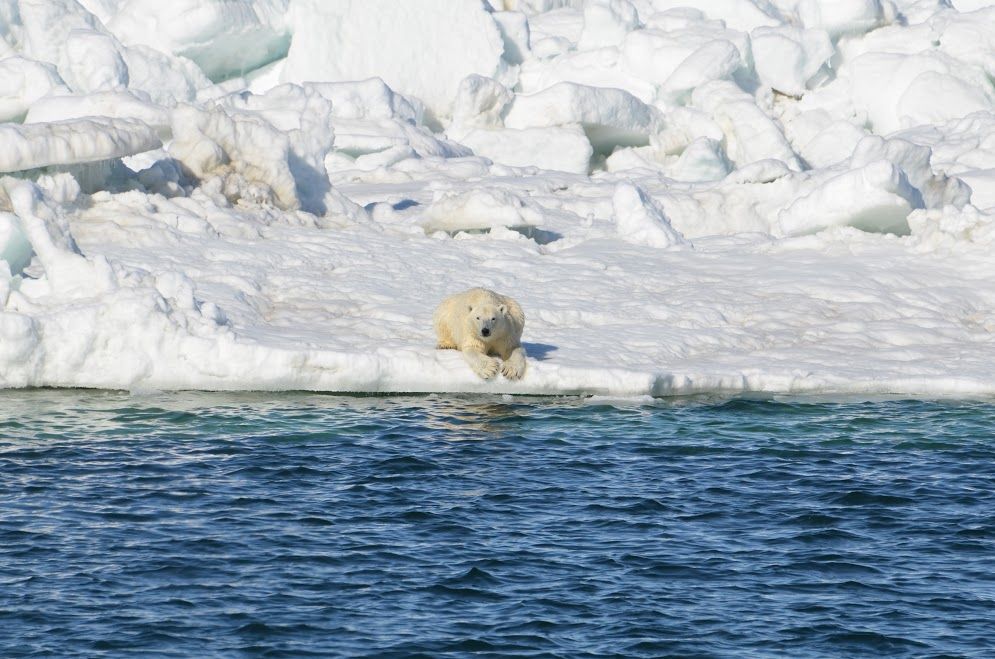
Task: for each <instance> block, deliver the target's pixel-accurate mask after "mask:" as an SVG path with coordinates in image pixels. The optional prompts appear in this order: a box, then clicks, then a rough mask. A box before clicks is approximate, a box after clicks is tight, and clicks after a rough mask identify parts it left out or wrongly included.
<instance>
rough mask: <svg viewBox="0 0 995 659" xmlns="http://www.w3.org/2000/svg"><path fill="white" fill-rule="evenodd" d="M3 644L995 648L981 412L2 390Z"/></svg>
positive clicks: (714, 652) (788, 650) (989, 460)
mask: <svg viewBox="0 0 995 659" xmlns="http://www.w3.org/2000/svg"><path fill="white" fill-rule="evenodd" d="M0 436H2V439H0V656H4V657H17V656H60V657H61V656H74V655H75V656H88V657H98V656H123V655H139V654H140V655H142V656H175V657H211V656H233V657H237V656H273V657H275V656H343V655H348V656H424V657H436V656H441V655H446V656H462V655H470V654H479V655H483V656H546V657H585V656H590V657H593V656H605V655H615V656H647V657H649V656H652V657H661V656H680V657H692V656H701V657H765V656H770V657H792V658H800V657H881V656H889V657H891V656H895V657H902V656H908V657H940V656H944V657H961V656H963V657H992V656H995V406H993V405H990V404H980V403H947V402H910V401H891V402H873V403H819V404H806V403H802V402H773V401H747V400H725V401H717V400H711V401H709V400H698V401H681V402H664V401H658V402H655V403H643V404H639V403H608V402H598V401H591V400H586V401H585V400H579V399H502V398H493V399H487V398H454V397H436V396H432V397H410V398H348V397H335V396H317V395H306V394H296V395H264V394H252V395H230V394H229V395H209V394H170V395H155V396H148V397H132V396H129V395H127V394H122V393H109V392H59V391H33V392H0Z"/></svg>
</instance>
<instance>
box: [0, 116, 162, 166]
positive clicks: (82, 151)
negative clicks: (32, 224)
mask: <svg viewBox="0 0 995 659" xmlns="http://www.w3.org/2000/svg"><path fill="white" fill-rule="evenodd" d="M161 145H162V143H161V142H160V141H159V138H158V137H156V134H155V131H153V130H152V129H151V128H150V127H149V126H148V125H147V124H145V123H143V122H141V121H137V120H133V119H111V118H97V117H94V118H90V119H74V120H66V121H55V122H50V123H42V124H26V125H17V124H0V172H20V171H25V170H29V169H36V168H39V167H47V166H49V165H74V164H79V163H87V162H96V161H101V160H110V159H112V158H120V157H121V156H128V155H132V154H135V153H142V152H143V151H150V150H152V149H157V148H159V147H160V146H161Z"/></svg>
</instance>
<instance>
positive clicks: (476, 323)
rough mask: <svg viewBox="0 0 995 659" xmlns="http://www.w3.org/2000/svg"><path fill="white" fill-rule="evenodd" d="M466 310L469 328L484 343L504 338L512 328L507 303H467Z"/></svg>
mask: <svg viewBox="0 0 995 659" xmlns="http://www.w3.org/2000/svg"><path fill="white" fill-rule="evenodd" d="M468 311H469V313H468V314H467V323H468V324H469V327H470V330H471V331H472V333H473V335H474V336H475V337H476V338H478V339H480V340H481V341H483V342H484V343H490V342H492V341H498V340H501V339H504V338H505V337H507V336H508V335H509V334H511V333H512V331H513V329H514V327H513V325H512V321H511V316H509V314H508V306H507V305H504V304H492V303H489V302H483V303H481V304H476V305H473V304H471V305H468Z"/></svg>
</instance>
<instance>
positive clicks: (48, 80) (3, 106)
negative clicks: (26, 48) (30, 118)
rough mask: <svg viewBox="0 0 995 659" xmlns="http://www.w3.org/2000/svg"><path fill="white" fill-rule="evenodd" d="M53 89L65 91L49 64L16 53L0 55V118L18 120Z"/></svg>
mask: <svg viewBox="0 0 995 659" xmlns="http://www.w3.org/2000/svg"><path fill="white" fill-rule="evenodd" d="M53 91H62V92H68V91H69V89H68V88H67V87H66V86H65V83H64V82H63V81H62V78H60V77H59V74H58V72H57V71H56V69H55V67H54V66H52V65H51V64H45V63H42V62H36V61H35V60H31V59H27V58H24V57H19V56H16V55H15V56H12V57H7V58H5V59H0V121H20V120H22V119H23V118H24V116H25V115H26V114H27V112H28V108H30V107H31V106H32V105H34V103H36V102H37V101H38V100H39V99H41V98H44V97H45V96H47V95H48V94H50V93H52V92H53Z"/></svg>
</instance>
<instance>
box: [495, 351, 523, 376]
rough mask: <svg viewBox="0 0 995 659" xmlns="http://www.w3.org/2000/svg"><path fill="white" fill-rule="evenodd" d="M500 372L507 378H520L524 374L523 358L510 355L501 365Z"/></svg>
mask: <svg viewBox="0 0 995 659" xmlns="http://www.w3.org/2000/svg"><path fill="white" fill-rule="evenodd" d="M501 372H502V373H503V374H504V377H506V378H508V379H509V380H521V379H522V376H523V375H525V360H524V359H521V358H515V357H512V358H510V359H508V360H506V361H505V362H504V364H502V365H501Z"/></svg>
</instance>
